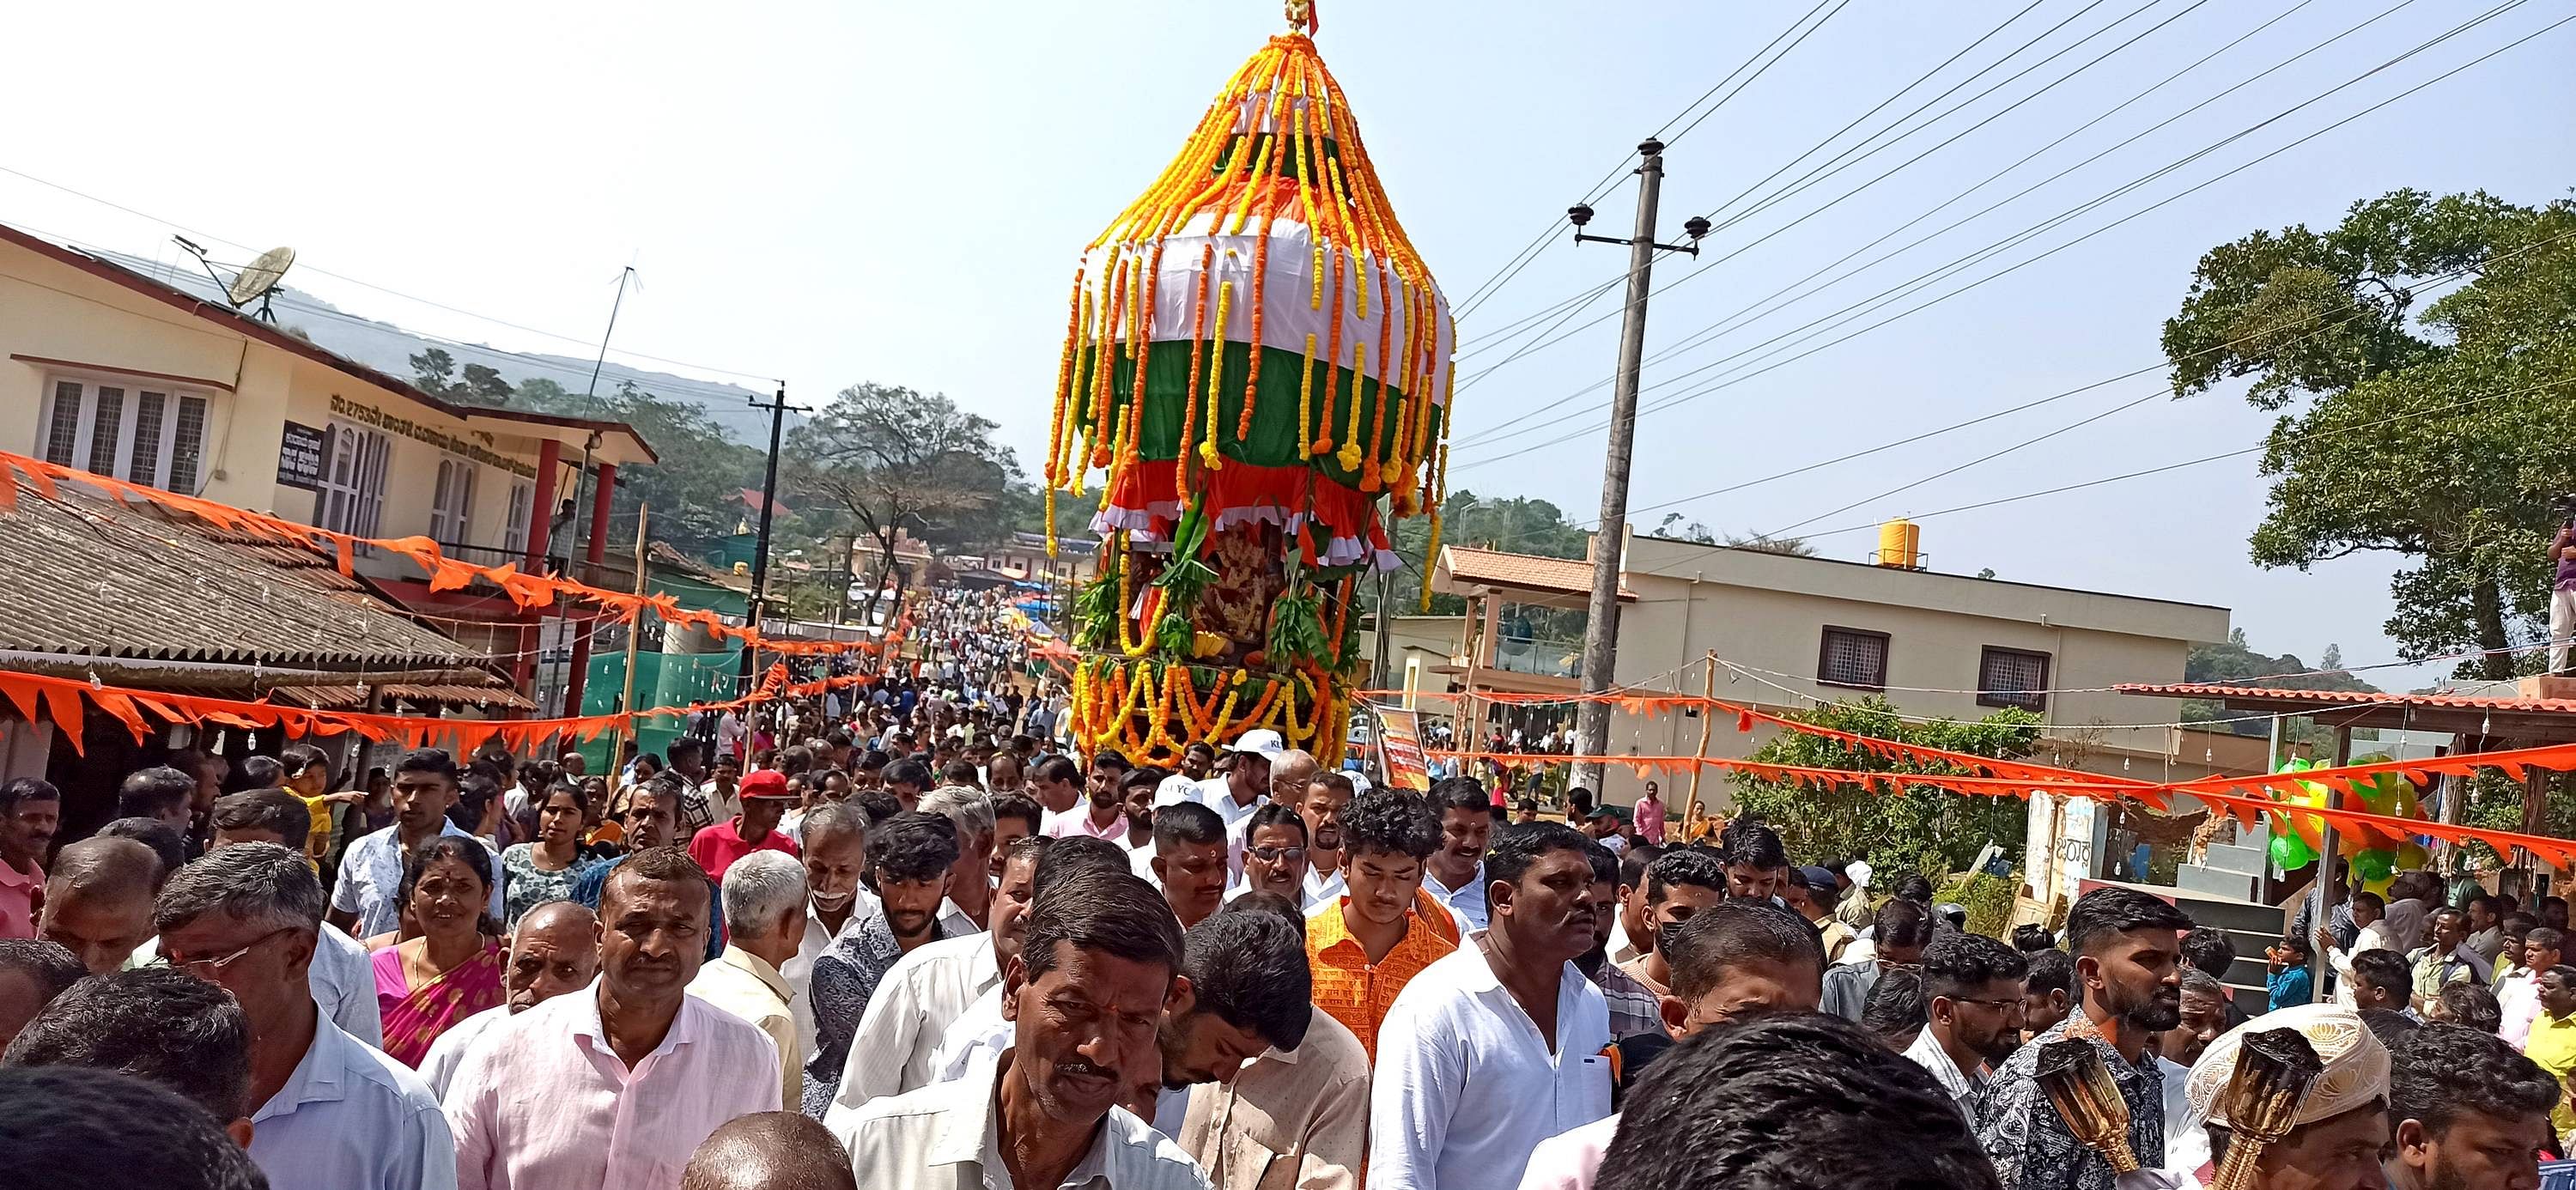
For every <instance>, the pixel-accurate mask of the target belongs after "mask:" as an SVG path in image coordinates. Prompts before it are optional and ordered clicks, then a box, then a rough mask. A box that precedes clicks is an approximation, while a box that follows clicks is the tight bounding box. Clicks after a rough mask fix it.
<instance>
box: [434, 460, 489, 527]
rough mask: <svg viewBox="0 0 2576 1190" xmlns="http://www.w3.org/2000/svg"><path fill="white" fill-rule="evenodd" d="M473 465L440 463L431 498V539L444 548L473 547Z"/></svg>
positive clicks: (462, 462) (475, 468)
mask: <svg viewBox="0 0 2576 1190" xmlns="http://www.w3.org/2000/svg"><path fill="white" fill-rule="evenodd" d="M476 470H477V467H476V466H475V464H474V463H472V462H470V461H468V460H465V459H459V458H445V459H440V460H439V461H438V484H437V486H436V487H434V488H432V489H431V491H430V497H429V537H430V540H432V541H435V542H438V543H439V544H441V545H470V544H472V539H471V537H470V536H469V535H470V533H471V531H472V529H473V527H474V473H475V471H476Z"/></svg>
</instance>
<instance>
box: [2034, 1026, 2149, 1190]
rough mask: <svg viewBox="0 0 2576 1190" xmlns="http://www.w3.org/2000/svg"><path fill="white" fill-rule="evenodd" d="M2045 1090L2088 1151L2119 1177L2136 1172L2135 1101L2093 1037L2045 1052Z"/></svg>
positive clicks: (2050, 1046) (2061, 1043)
mask: <svg viewBox="0 0 2576 1190" xmlns="http://www.w3.org/2000/svg"><path fill="white" fill-rule="evenodd" d="M2039 1089H2040V1090H2041V1091H2042V1092H2044V1093H2046V1094H2047V1096H2048V1101H2049V1102H2050V1103H2051V1104H2053V1105H2055V1106H2056V1108H2057V1114H2058V1115H2060V1116H2064V1117H2065V1118H2066V1130H2067V1131H2068V1132H2071V1133H2073V1134H2074V1135H2075V1139H2076V1140H2077V1141H2078V1142H2080V1143H2081V1144H2083V1146H2084V1147H2085V1148H2088V1149H2091V1150H2093V1151H2094V1152H2096V1153H2100V1154H2101V1155H2102V1159H2103V1160H2105V1161H2108V1162H2110V1163H2111V1172H2112V1173H2115V1174H2121V1173H2136V1172H2137V1171H2138V1155H2137V1153H2136V1152H2134V1151H2132V1150H2131V1149H2130V1148H2129V1101H2128V1100H2126V1099H2122V1098H2121V1097H2120V1084H2119V1083H2117V1082H2114V1081H2112V1079H2111V1068H2110V1067H2109V1066H2107V1065H2105V1064H2103V1061H2102V1051H2101V1050H2100V1049H2099V1048H2097V1047H2096V1046H2095V1045H2094V1044H2093V1042H2092V1040H2091V1039H2089V1038H2083V1037H2069V1038H2067V1039H2065V1040H2064V1041H2052V1042H2049V1043H2048V1044H2047V1045H2044V1046H2041V1047H2040V1048H2039Z"/></svg>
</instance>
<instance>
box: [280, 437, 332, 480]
mask: <svg viewBox="0 0 2576 1190" xmlns="http://www.w3.org/2000/svg"><path fill="white" fill-rule="evenodd" d="M329 441H330V436H329V435H328V434H327V433H325V432H324V431H323V430H321V429H319V428H317V427H314V426H308V425H305V424H303V423H302V422H292V421H291V422H288V423H286V438H285V440H284V441H282V442H280V443H278V446H277V482H278V483H279V484H281V485H284V486H286V487H290V488H302V489H304V490H305V491H308V492H310V491H316V490H319V489H320V488H321V486H322V455H323V452H324V450H325V447H326V444H327V443H329Z"/></svg>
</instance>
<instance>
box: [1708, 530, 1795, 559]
mask: <svg viewBox="0 0 2576 1190" xmlns="http://www.w3.org/2000/svg"><path fill="white" fill-rule="evenodd" d="M1693 540H1698V541H1704V540H1706V538H1694V539H1693ZM1726 544H1728V545H1730V546H1733V547H1735V548H1736V549H1739V550H1760V551H1762V552H1763V553H1766V554H1787V555H1789V556H1790V557H1792V558H1812V557H1815V556H1816V547H1815V545H1814V544H1813V543H1811V542H1809V541H1808V540H1807V539H1806V538H1804V537H1773V536H1770V535H1769V534H1764V533H1747V534H1743V535H1741V536H1739V535H1737V534H1733V533H1729V534H1727V535H1726Z"/></svg>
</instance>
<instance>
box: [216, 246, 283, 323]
mask: <svg viewBox="0 0 2576 1190" xmlns="http://www.w3.org/2000/svg"><path fill="white" fill-rule="evenodd" d="M293 267H295V249H293V248H271V249H269V250H268V251H266V252H262V253H260V254H259V259H257V260H254V261H251V262H250V263H249V264H248V265H245V266H243V268H242V271H240V272H238V273H235V274H233V280H232V284H230V285H227V286H225V287H224V296H225V297H227V298H229V299H231V300H232V303H233V308H234V309H236V310H238V309H240V308H242V307H244V306H247V305H249V304H250V303H251V302H252V301H253V300H256V301H258V302H259V316H260V317H262V318H265V319H267V320H269V321H270V322H275V321H277V315H275V314H273V313H271V312H270V311H269V308H268V299H269V296H270V294H272V293H273V292H275V291H276V289H277V283H278V281H279V280H280V279H282V278H284V277H285V276H286V270H288V269H290V268H293Z"/></svg>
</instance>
